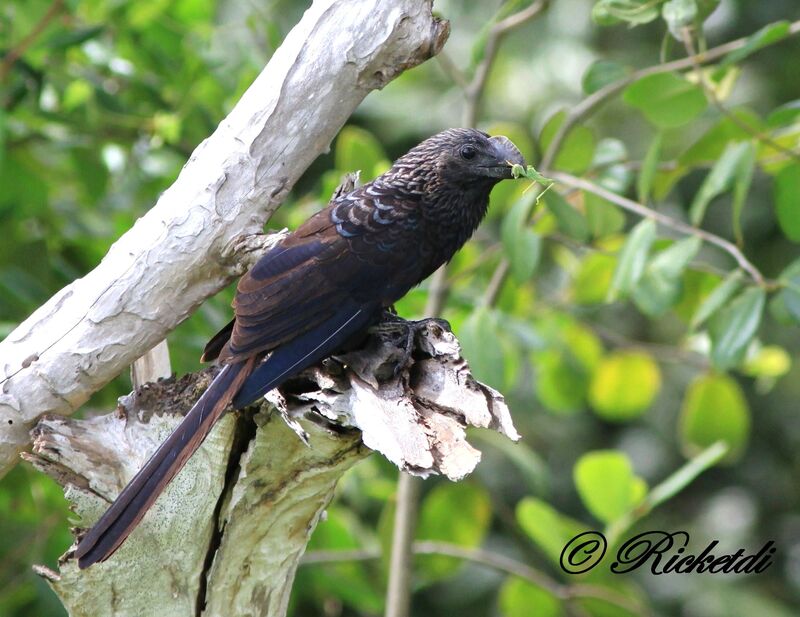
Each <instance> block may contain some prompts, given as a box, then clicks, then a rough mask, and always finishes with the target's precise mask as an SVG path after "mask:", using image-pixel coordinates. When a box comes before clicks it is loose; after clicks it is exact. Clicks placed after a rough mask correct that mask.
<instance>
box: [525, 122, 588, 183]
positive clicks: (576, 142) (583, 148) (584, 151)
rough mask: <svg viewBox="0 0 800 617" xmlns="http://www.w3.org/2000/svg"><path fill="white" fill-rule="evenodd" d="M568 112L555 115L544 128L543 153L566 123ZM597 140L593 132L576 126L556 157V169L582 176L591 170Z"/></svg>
mask: <svg viewBox="0 0 800 617" xmlns="http://www.w3.org/2000/svg"><path fill="white" fill-rule="evenodd" d="M566 116H567V112H566V111H563V110H562V111H559V112H557V113H555V114H553V115H552V116H551V117H550V118H549V119H548V120H547V122H546V123H545V125H544V127H543V128H542V132H541V135H540V136H539V143H540V145H541V149H542V151H547V148H548V147H549V145H550V142H551V141H552V140H553V137H555V134H556V132H557V131H558V128H559V127H560V126H561V125H562V124H563V123H564V120H565V118H566ZM594 148H595V138H594V133H593V132H592V130H591V129H590V128H589V127H587V126H585V125H579V126H576V127H575V128H574V129H573V130H572V131H570V133H569V135H567V138H566V139H565V140H564V143H563V144H562V145H561V150H560V151H559V153H558V156H556V160H555V163H554V164H553V168H554V169H560V170H563V171H566V172H569V173H573V174H581V173H583V172H584V171H586V170H587V169H588V168H589V165H590V164H591V162H592V158H593V157H594Z"/></svg>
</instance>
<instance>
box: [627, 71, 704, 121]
mask: <svg viewBox="0 0 800 617" xmlns="http://www.w3.org/2000/svg"><path fill="white" fill-rule="evenodd" d="M622 98H623V100H624V101H625V102H626V103H627V104H628V105H630V106H631V107H635V108H636V109H638V110H639V111H641V112H642V113H643V114H644V116H645V117H646V118H647V119H648V120H649V121H650V122H651V123H652V124H654V125H655V126H657V127H659V128H662V129H668V128H674V127H677V126H681V125H683V124H686V123H687V122H690V121H691V120H693V119H694V118H696V117H697V116H699V115H700V114H701V113H703V111H705V108H706V106H707V101H706V96H705V94H704V93H703V90H702V88H700V87H699V86H697V85H696V84H693V83H691V82H689V81H687V80H686V79H685V78H684V77H682V76H681V75H679V74H677V73H656V74H655V75H649V76H647V77H643V78H642V79H640V80H638V81H636V82H634V83H633V84H631V85H630V86H628V87H627V88H626V89H625V92H624V93H623V95H622Z"/></svg>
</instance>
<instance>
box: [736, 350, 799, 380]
mask: <svg viewBox="0 0 800 617" xmlns="http://www.w3.org/2000/svg"><path fill="white" fill-rule="evenodd" d="M791 368H792V358H791V356H790V355H789V354H788V352H787V351H786V350H785V349H784V348H783V347H779V346H778V345H767V346H766V347H762V348H761V349H759V350H758V352H757V353H756V354H755V355H754V356H753V357H752V358H747V359H746V360H745V363H744V365H743V366H742V372H743V373H745V374H746V375H751V376H753V377H769V378H777V377H782V376H784V375H785V374H786V373H788V372H789V370H790V369H791Z"/></svg>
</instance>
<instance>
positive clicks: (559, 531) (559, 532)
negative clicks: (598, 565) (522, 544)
mask: <svg viewBox="0 0 800 617" xmlns="http://www.w3.org/2000/svg"><path fill="white" fill-rule="evenodd" d="M517 522H518V523H519V525H520V527H522V530H523V531H524V532H525V533H526V534H527V535H528V537H529V538H530V539H531V540H533V541H534V543H536V545H537V546H539V548H541V550H542V552H543V553H544V554H545V555H546V556H547V557H548V558H549V559H550V560H551V562H552V563H555V564H557V563H558V561H559V556H560V555H561V550H562V549H563V548H564V546H565V545H566V544H567V542H568V541H569V539H570V538H572V537H574V536H575V535H577V534H578V533H580V532H581V531H584V529H585V527H584V526H583V525H582V524H580V523H578V522H576V521H573V520H572V519H570V518H568V517H566V516H564V515H563V514H561V513H560V512H558V511H557V510H555V509H554V508H553V507H552V506H551V505H550V504H548V503H546V502H544V501H542V500H541V499H536V498H535V497H525V498H524V499H523V500H521V501H520V502H519V503H518V504H517Z"/></svg>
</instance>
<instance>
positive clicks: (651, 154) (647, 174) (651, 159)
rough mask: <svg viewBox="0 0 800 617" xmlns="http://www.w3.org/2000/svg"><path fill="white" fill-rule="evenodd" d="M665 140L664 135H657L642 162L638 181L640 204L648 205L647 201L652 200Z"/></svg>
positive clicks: (637, 192) (637, 190) (637, 191)
mask: <svg viewBox="0 0 800 617" xmlns="http://www.w3.org/2000/svg"><path fill="white" fill-rule="evenodd" d="M663 139H664V134H663V133H661V132H658V133H656V136H655V138H654V139H653V141H652V142H650V146H648V148H647V154H645V156H644V160H643V161H642V168H641V169H640V170H639V177H638V178H637V181H636V194H637V196H638V198H639V202H640V203H643V204H646V203H647V200H648V199H649V198H650V189H651V187H652V186H653V178H655V175H656V171H658V162H659V160H660V158H661V142H662V141H663Z"/></svg>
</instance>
